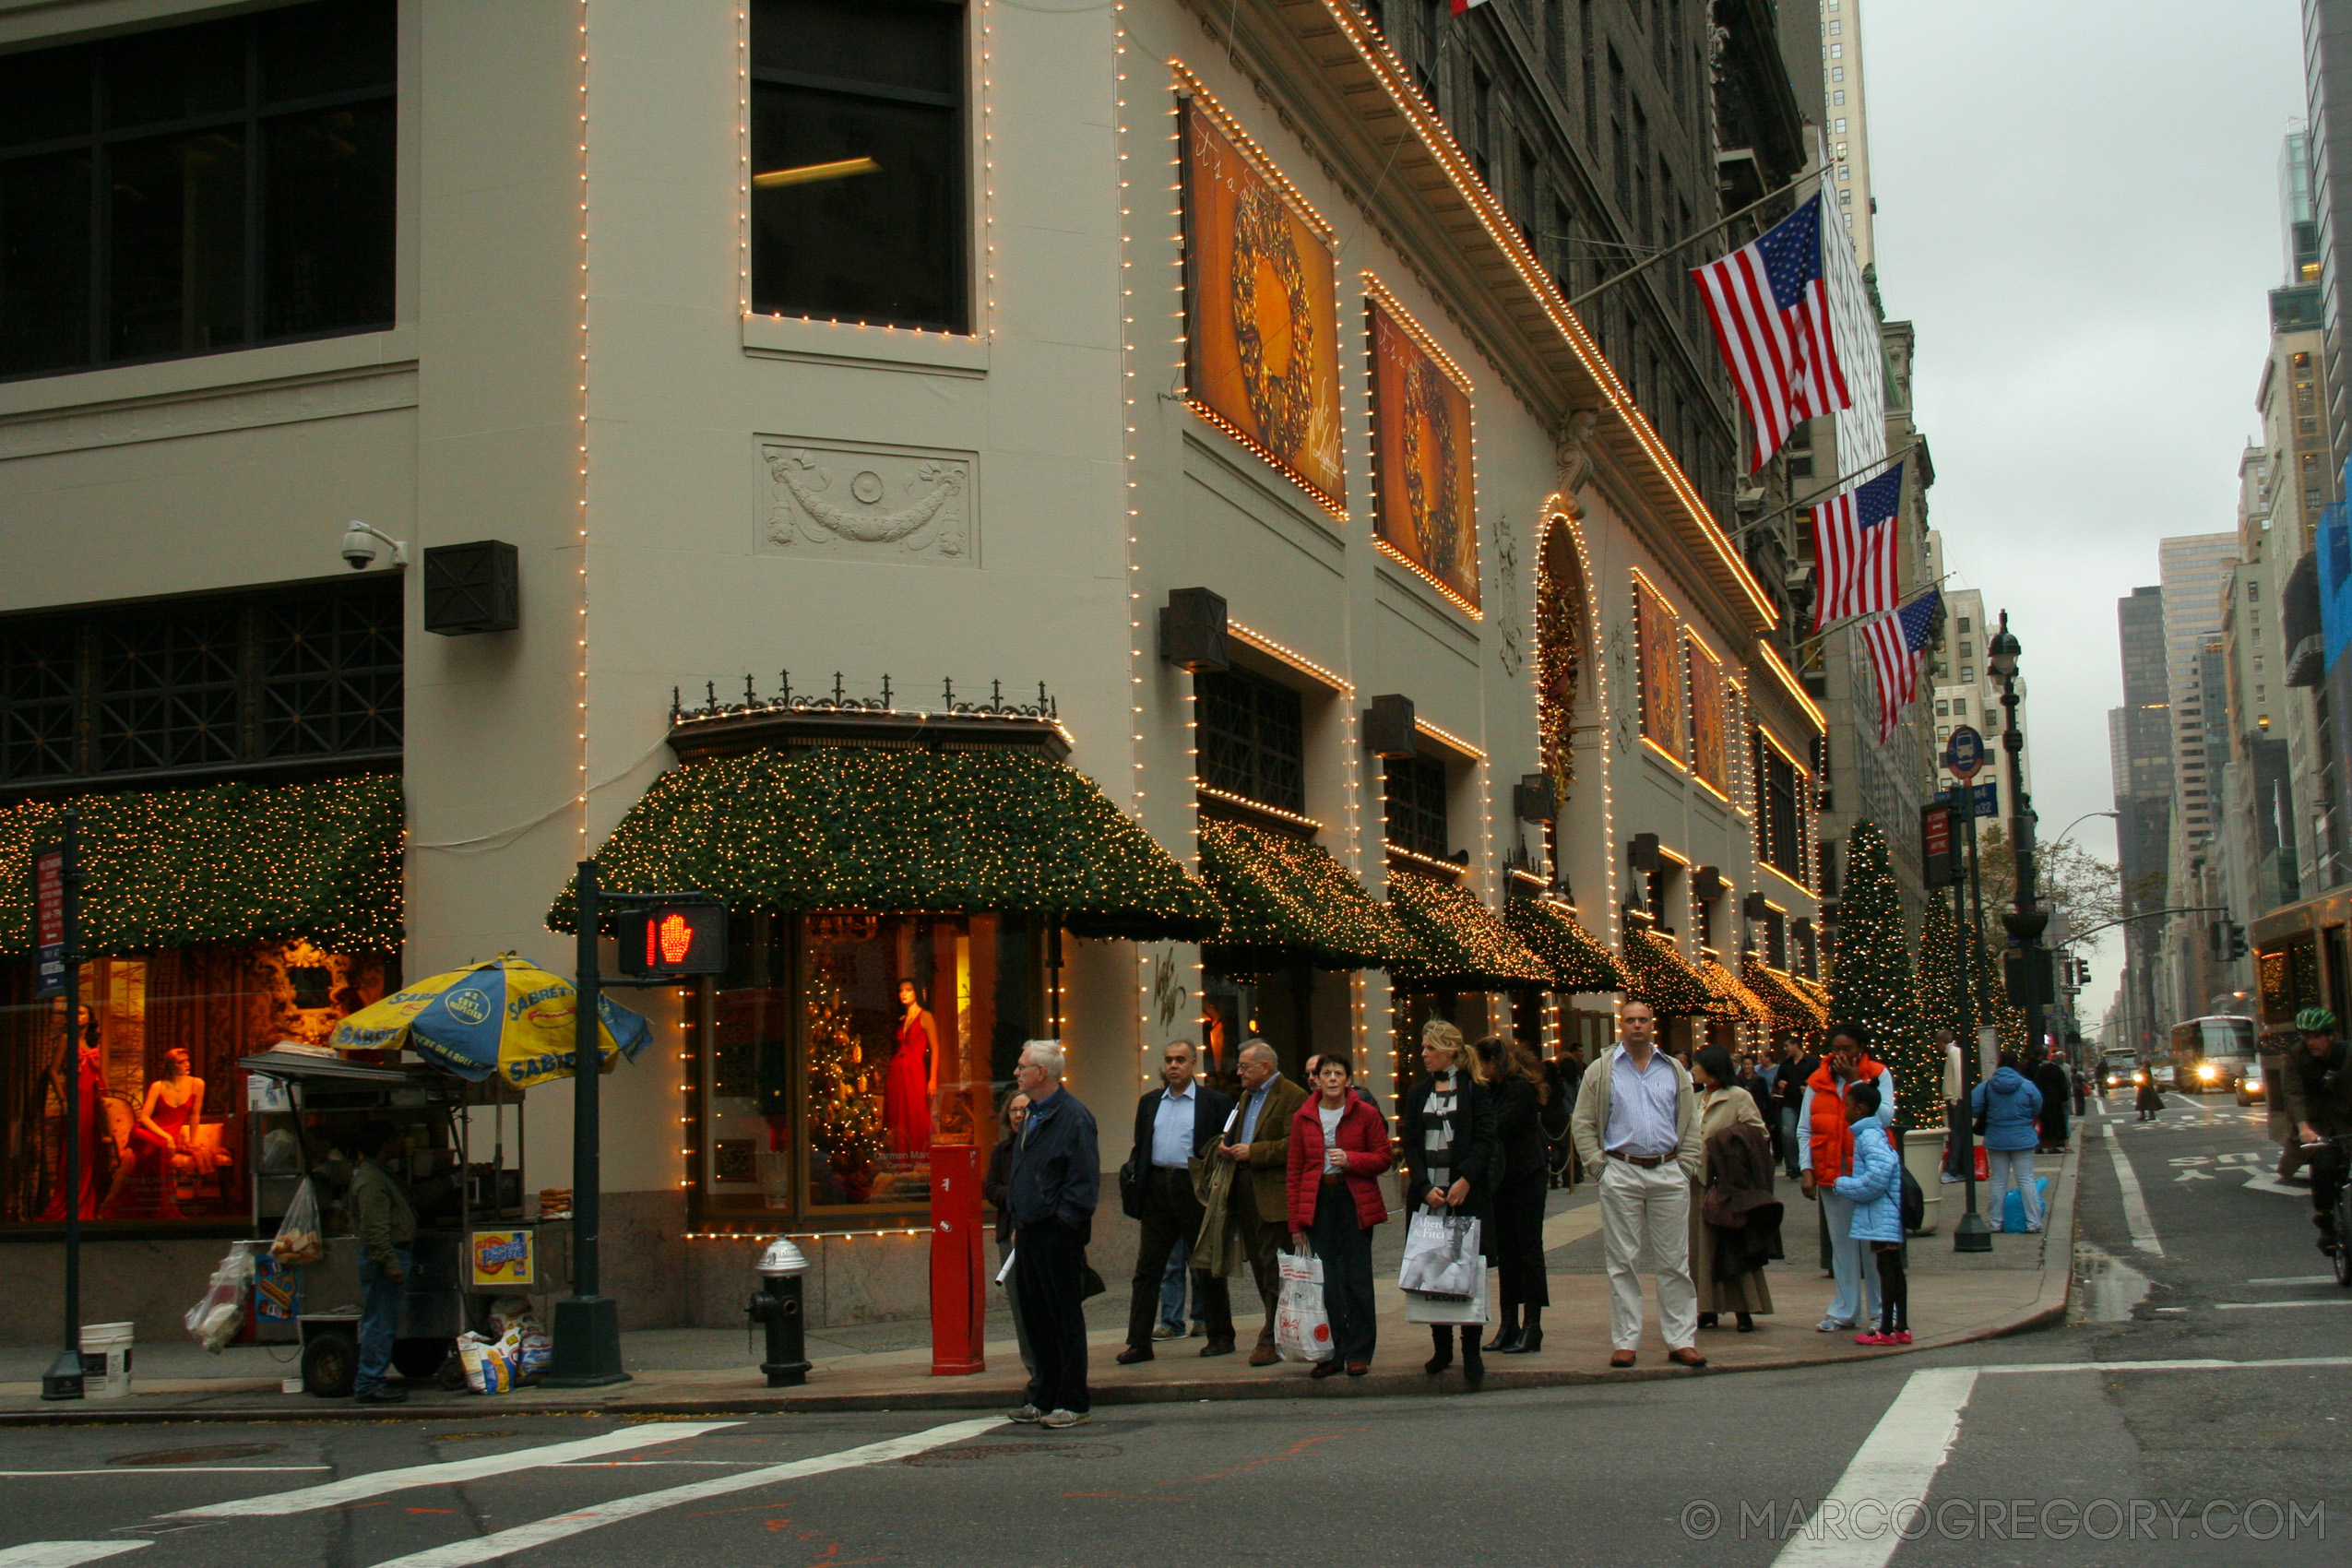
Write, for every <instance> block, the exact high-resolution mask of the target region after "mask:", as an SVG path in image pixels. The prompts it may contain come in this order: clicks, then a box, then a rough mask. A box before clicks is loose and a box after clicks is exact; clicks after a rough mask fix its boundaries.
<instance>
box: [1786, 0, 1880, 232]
mask: <svg viewBox="0 0 2352 1568" xmlns="http://www.w3.org/2000/svg"><path fill="white" fill-rule="evenodd" d="M1784 25H1785V24H1784ZM1821 32H1822V40H1821V42H1822V74H1823V76H1824V77H1827V78H1828V80H1826V81H1825V82H1823V84H1822V95H1823V97H1822V124H1823V125H1826V126H1828V127H1829V155H1830V170H1829V178H1828V179H1826V180H1824V181H1823V188H1825V189H1828V190H1833V191H1835V192H1836V193H1837V195H1836V196H1835V198H1834V199H1835V202H1836V206H1837V210H1838V211H1839V213H1841V214H1843V215H1844V218H1845V222H1846V232H1847V233H1849V234H1851V235H1853V236H1854V255H1855V258H1856V259H1857V260H1859V262H1860V263H1861V264H1862V265H1863V266H1864V267H1868V266H1870V265H1871V261H1872V260H1873V258H1874V257H1875V256H1876V255H1877V251H1878V247H1877V244H1876V241H1875V240H1874V239H1873V237H1872V234H1871V130H1870V125H1871V123H1870V110H1869V107H1868V106H1867V105H1866V104H1865V103H1864V101H1863V96H1862V0H1821Z"/></svg>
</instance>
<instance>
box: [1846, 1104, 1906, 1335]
mask: <svg viewBox="0 0 2352 1568" xmlns="http://www.w3.org/2000/svg"><path fill="white" fill-rule="evenodd" d="M1846 1120H1847V1123H1848V1124H1849V1125H1850V1126H1851V1127H1852V1128H1853V1129H1854V1169H1853V1172H1852V1173H1851V1174H1850V1175H1846V1176H1840V1177H1839V1178H1838V1179H1837V1189H1836V1190H1837V1194H1838V1195H1839V1196H1840V1197H1845V1198H1851V1199H1852V1200H1853V1201H1854V1223H1853V1235H1854V1240H1856V1241H1868V1242H1869V1243H1870V1244H1871V1253H1872V1254H1873V1255H1874V1256H1875V1257H1876V1258H1877V1259H1878V1284H1879V1289H1878V1301H1879V1326H1878V1327H1877V1328H1876V1329H1875V1330H1868V1329H1866V1330H1865V1331H1864V1332H1862V1333H1860V1334H1857V1335H1856V1336H1854V1343H1855V1344H1857V1345H1908V1344H1909V1343H1910V1342H1911V1313H1910V1292H1909V1282H1908V1281H1907V1278H1906V1277H1905V1274H1904V1268H1903V1158H1902V1156H1900V1155H1898V1154H1896V1153H1895V1147H1894V1145H1893V1144H1892V1143H1890V1142H1889V1141H1888V1138H1887V1135H1886V1118H1885V1116H1884V1115H1883V1113H1882V1111H1881V1109H1880V1102H1879V1091H1878V1080H1874V1079H1866V1080H1864V1081H1862V1082H1860V1083H1858V1084H1856V1085H1855V1086H1854V1087H1851V1088H1849V1089H1847V1091H1846Z"/></svg>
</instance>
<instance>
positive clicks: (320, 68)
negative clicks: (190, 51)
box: [254, 0, 398, 103]
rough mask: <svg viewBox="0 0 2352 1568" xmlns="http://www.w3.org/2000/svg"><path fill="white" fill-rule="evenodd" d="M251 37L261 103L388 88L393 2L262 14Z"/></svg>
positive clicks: (351, 1) (342, 2)
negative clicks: (257, 54) (258, 56)
mask: <svg viewBox="0 0 2352 1568" xmlns="http://www.w3.org/2000/svg"><path fill="white" fill-rule="evenodd" d="M254 35H255V47H256V48H257V49H258V50H259V52H260V54H261V101H263V102H264V103H277V102H282V101H285V100H287V99H290V98H312V97H315V96H317V95H318V94H320V93H326V92H348V91H350V90H351V89H356V88H365V87H390V86H391V85H392V77H393V68H394V65H395V62H396V60H397V58H398V43H397V42H396V39H395V36H394V12H393V7H392V5H391V0H364V3H356V0H337V3H335V4H331V5H324V6H293V7H291V9H288V10H283V11H264V12H263V13H262V14H261V15H260V16H259V17H257V18H255V19H254Z"/></svg>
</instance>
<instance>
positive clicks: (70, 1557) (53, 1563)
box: [0, 1471, 155, 1568]
mask: <svg viewBox="0 0 2352 1568" xmlns="http://www.w3.org/2000/svg"><path fill="white" fill-rule="evenodd" d="M116 1473H117V1474H120V1473H121V1472H119V1471H118V1472H116ZM154 1544H155V1543H154V1542H153V1541H151V1540H36V1541H27V1542H26V1543H25V1544H24V1545H22V1546H12V1547H8V1548H6V1550H0V1568H74V1565H75V1564H76V1563H79V1562H97V1561H99V1560H100V1559H101V1558H104V1557H120V1556H121V1555H122V1554H123V1553H125V1552H126V1551H137V1550H138V1549H139V1548H141V1547H143V1546H153V1545H154Z"/></svg>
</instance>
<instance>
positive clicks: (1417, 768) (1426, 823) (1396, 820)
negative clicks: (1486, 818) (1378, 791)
mask: <svg viewBox="0 0 2352 1568" xmlns="http://www.w3.org/2000/svg"><path fill="white" fill-rule="evenodd" d="M1381 782H1382V787H1383V794H1384V796H1385V802H1384V804H1385V806H1386V812H1385V818H1384V836H1385V837H1386V838H1387V840H1388V842H1389V843H1391V844H1394V845H1396V847H1397V848H1398V849H1410V850H1411V851H1412V852H1413V853H1415V854H1417V855H1427V856H1429V857H1430V858H1431V860H1443V859H1445V858H1446V856H1447V855H1448V854H1449V853H1451V851H1450V850H1449V849H1447V847H1446V840H1447V839H1448V838H1449V837H1451V835H1450V834H1449V833H1448V832H1447V830H1446V821H1445V764H1444V763H1443V761H1441V760H1440V759H1439V758H1436V757H1428V756H1420V757H1390V758H1387V759H1386V760H1385V761H1384V762H1383V763H1382V764H1381Z"/></svg>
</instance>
